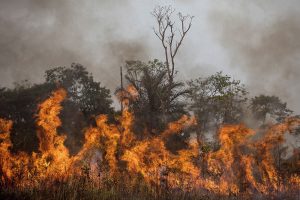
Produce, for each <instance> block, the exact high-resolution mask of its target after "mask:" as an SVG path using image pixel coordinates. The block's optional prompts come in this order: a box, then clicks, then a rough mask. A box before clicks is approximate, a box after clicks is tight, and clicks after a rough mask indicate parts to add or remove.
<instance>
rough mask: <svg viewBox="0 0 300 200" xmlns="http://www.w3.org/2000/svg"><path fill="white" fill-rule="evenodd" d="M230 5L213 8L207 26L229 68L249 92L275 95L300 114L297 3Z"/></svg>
mask: <svg viewBox="0 0 300 200" xmlns="http://www.w3.org/2000/svg"><path fill="white" fill-rule="evenodd" d="M230 2H231V4H230V5H231V7H227V6H220V7H215V9H214V11H213V12H211V14H210V22H211V25H212V28H213V30H214V31H215V35H216V36H217V39H218V40H219V41H220V44H221V45H222V46H223V48H224V50H225V52H226V53H227V54H228V55H229V58H230V61H231V66H232V67H234V68H235V69H237V70H238V71H239V72H240V73H241V74H244V76H245V77H246V84H247V85H248V86H249V87H250V90H251V92H253V93H254V94H258V93H262V94H268V95H277V96H279V97H280V98H282V99H283V100H284V101H287V102H288V103H289V105H290V107H291V108H292V109H293V110H295V111H296V112H299V111H300V105H299V103H298V101H299V98H300V97H299V91H300V85H299V84H298V83H299V75H300V66H299V64H300V37H299V35H300V12H299V6H300V3H299V1H288V2H287V1H285V2H283V1H263V2H262V1H251V2H250V1H249V2H247V3H246V2H243V3H237V2H236V1H230ZM297 9H298V10H297Z"/></svg>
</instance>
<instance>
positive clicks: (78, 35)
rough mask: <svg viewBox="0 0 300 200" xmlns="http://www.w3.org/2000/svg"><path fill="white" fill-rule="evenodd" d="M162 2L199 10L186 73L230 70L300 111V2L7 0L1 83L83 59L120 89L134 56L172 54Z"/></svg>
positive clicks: (185, 49)
mask: <svg viewBox="0 0 300 200" xmlns="http://www.w3.org/2000/svg"><path fill="white" fill-rule="evenodd" d="M157 5H162V6H164V5H171V6H172V7H173V8H174V9H176V11H180V12H182V13H185V14H190V15H193V16H195V17H194V20H193V24H192V28H191V30H190V32H189V33H188V35H187V37H186V38H185V40H184V42H183V45H182V47H181V48H180V50H179V53H178V55H177V57H176V63H177V67H178V68H177V70H178V71H179V76H178V79H181V80H189V79H193V78H198V77H204V76H208V75H210V74H213V73H215V72H217V71H223V72H224V73H226V74H229V75H231V76H232V77H234V78H235V79H239V80H241V81H242V82H243V83H244V84H245V85H246V86H247V88H248V90H249V91H250V94H251V95H252V96H253V95H258V94H266V95H277V96H279V97H280V98H281V99H282V100H283V101H286V102H287V103H288V105H289V107H290V108H291V109H292V110H294V111H295V112H296V113H298V114H299V113H300V104H299V103H298V102H299V101H300V94H299V92H300V84H298V83H299V78H298V77H300V66H299V64H300V37H299V36H300V1H299V0H286V1H281V0H263V1H262V0H252V1H243V0H239V1H238V0H226V1H225V0H160V1H159V0H151V1H150V0H149V1H148V0H144V1H142V0H119V1H117V0H85V1H79V0H51V1H49V0H0V86H5V87H11V86H12V85H13V83H14V82H18V81H21V80H25V79H28V80H30V81H31V82H33V83H39V82H41V81H43V74H44V72H45V70H46V69H49V68H51V67H57V66H70V65H71V63H74V62H75V63H80V64H82V65H84V66H85V67H86V68H87V69H88V71H89V72H91V73H92V74H93V76H94V78H95V80H97V81H100V82H101V83H102V85H104V86H106V87H108V88H110V89H111V90H112V91H114V89H115V88H116V86H118V85H119V67H120V66H121V65H124V62H125V61H126V60H134V59H139V60H143V61H148V60H152V59H154V58H158V59H161V60H163V59H164V57H163V55H164V54H163V49H162V47H161V44H160V41H159V40H158V39H157V37H156V36H155V35H154V33H153V26H155V25H156V24H155V20H154V18H153V17H152V15H151V14H150V13H151V11H152V10H153V9H154V8H155V6H157Z"/></svg>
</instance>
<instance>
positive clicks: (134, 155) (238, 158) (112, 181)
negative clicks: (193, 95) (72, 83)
mask: <svg viewBox="0 0 300 200" xmlns="http://www.w3.org/2000/svg"><path fill="white" fill-rule="evenodd" d="M65 97H66V92H65V90H63V89H59V90H57V91H55V92H53V94H52V96H51V97H50V98H49V99H47V100H45V101H44V102H43V103H41V104H40V105H39V113H38V118H37V125H38V130H37V135H38V139H39V152H34V153H32V154H27V153H24V152H19V153H17V154H13V153H11V151H10V148H11V147H12V143H11V141H10V130H11V128H12V126H13V123H12V122H11V121H8V120H5V119H0V155H1V158H0V178H1V180H0V181H1V182H0V186H1V196H3V197H5V198H8V199H9V198H10V199H14V198H18V199H41V198H43V199H164V198H169V199H222V198H224V199H241V198H243V199H253V198H254V197H255V198H257V199H259V198H261V199H265V198H290V199H297V198H300V175H299V173H294V174H282V173H279V170H278V167H277V165H276V155H275V153H274V152H275V151H274V149H276V148H277V147H278V145H280V144H282V143H283V142H284V134H285V133H287V132H290V133H292V132H293V130H294V129H295V128H297V127H299V125H300V119H298V118H288V119H286V120H285V122H284V123H281V124H276V125H274V126H272V127H271V128H269V129H268V130H267V131H266V133H265V134H263V137H260V138H259V139H256V140H254V139H253V136H255V135H256V132H255V131H254V130H252V129H249V128H247V127H245V126H244V125H224V126H222V127H221V128H220V130H219V133H218V134H219V142H220V148H219V149H218V150H216V151H207V152H202V151H200V147H201V145H202V144H199V143H198V142H197V141H195V140H190V142H189V145H188V148H186V149H183V150H180V151H178V152H177V153H176V154H174V153H172V152H170V151H169V150H168V149H167V148H166V146H165V140H166V138H167V137H169V136H170V135H172V134H179V133H181V132H182V131H183V130H185V129H186V128H188V127H191V126H193V125H195V123H196V121H195V119H194V118H193V117H188V116H182V118H181V119H179V120H178V121H176V122H172V123H170V124H169V125H168V128H167V129H166V130H165V131H163V132H162V133H161V134H159V135H158V136H153V137H147V138H146V139H144V140H138V139H137V138H136V137H135V134H134V133H133V131H132V130H133V129H132V125H133V123H134V116H133V114H132V113H130V112H129V110H128V109H124V111H123V113H122V116H121V117H120V119H119V122H120V123H119V124H109V123H108V121H107V116H105V115H99V116H98V117H97V118H96V126H95V127H89V128H87V129H86V132H85V143H84V145H83V147H82V149H81V150H80V151H79V152H78V153H77V154H76V155H73V156H71V155H70V154H69V151H68V149H67V148H66V147H65V145H64V141H65V139H66V137H65V136H64V135H59V134H58V133H57V128H58V127H59V126H60V125H61V121H60V119H59V117H58V115H59V113H60V111H61V109H62V106H61V103H62V101H63V100H64V99H65ZM296 165H297V167H298V168H300V161H298V162H297V163H296Z"/></svg>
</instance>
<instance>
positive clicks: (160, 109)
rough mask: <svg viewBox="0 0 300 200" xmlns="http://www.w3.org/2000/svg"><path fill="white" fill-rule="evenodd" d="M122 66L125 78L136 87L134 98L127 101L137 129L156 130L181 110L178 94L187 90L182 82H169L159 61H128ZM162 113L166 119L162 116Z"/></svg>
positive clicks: (179, 114)
mask: <svg viewBox="0 0 300 200" xmlns="http://www.w3.org/2000/svg"><path fill="white" fill-rule="evenodd" d="M126 69H127V74H126V76H125V77H126V80H127V81H128V83H129V85H131V86H133V87H134V88H135V89H136V91H137V98H135V97H132V98H130V104H129V105H130V109H132V110H133V112H134V114H135V117H136V119H137V120H136V124H137V126H138V127H139V129H140V130H144V129H147V130H148V131H149V132H151V133H156V132H157V131H159V130H162V129H163V128H165V125H166V124H167V123H168V122H170V121H172V120H176V119H178V118H179V117H180V116H181V115H182V114H184V113H185V110H184V107H185V104H184V103H183V101H181V99H180V98H182V97H183V95H184V94H186V93H187V90H186V89H185V87H184V84H183V83H182V82H173V83H172V85H171V86H170V85H169V82H168V72H167V70H166V67H165V65H164V64H163V63H162V62H159V61H158V60H154V61H149V62H148V63H143V62H141V61H128V62H127V63H126ZM170 88H171V92H170V93H169V92H168V90H169V89H170ZM169 95H170V96H169ZM167 106H168V107H167ZM166 111H168V112H166ZM165 116H167V119H164V117H165ZM138 132H141V131H138Z"/></svg>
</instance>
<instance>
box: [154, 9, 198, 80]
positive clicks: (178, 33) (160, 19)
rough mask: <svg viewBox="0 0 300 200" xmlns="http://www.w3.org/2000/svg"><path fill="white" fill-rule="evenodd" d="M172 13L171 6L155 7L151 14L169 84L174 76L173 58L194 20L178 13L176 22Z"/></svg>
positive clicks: (189, 16)
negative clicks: (163, 57) (164, 60)
mask: <svg viewBox="0 0 300 200" xmlns="http://www.w3.org/2000/svg"><path fill="white" fill-rule="evenodd" d="M174 12H175V9H173V8H172V7H171V6H157V7H155V8H154V10H153V12H152V13H151V14H152V15H153V16H154V18H155V20H156V22H157V28H153V30H154V33H155V35H156V36H157V37H158V39H159V40H160V41H161V44H162V46H163V49H164V53H165V59H166V67H167V71H168V77H169V82H170V84H171V83H173V79H174V75H175V56H176V55H177V53H178V49H179V48H180V46H181V45H182V42H183V39H184V38H185V36H186V34H187V32H188V31H189V30H190V28H191V26H192V20H193V18H194V17H193V16H191V15H183V14H182V13H180V12H179V13H178V14H177V16H178V20H174V19H173V13H174ZM176 22H177V23H176Z"/></svg>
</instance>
